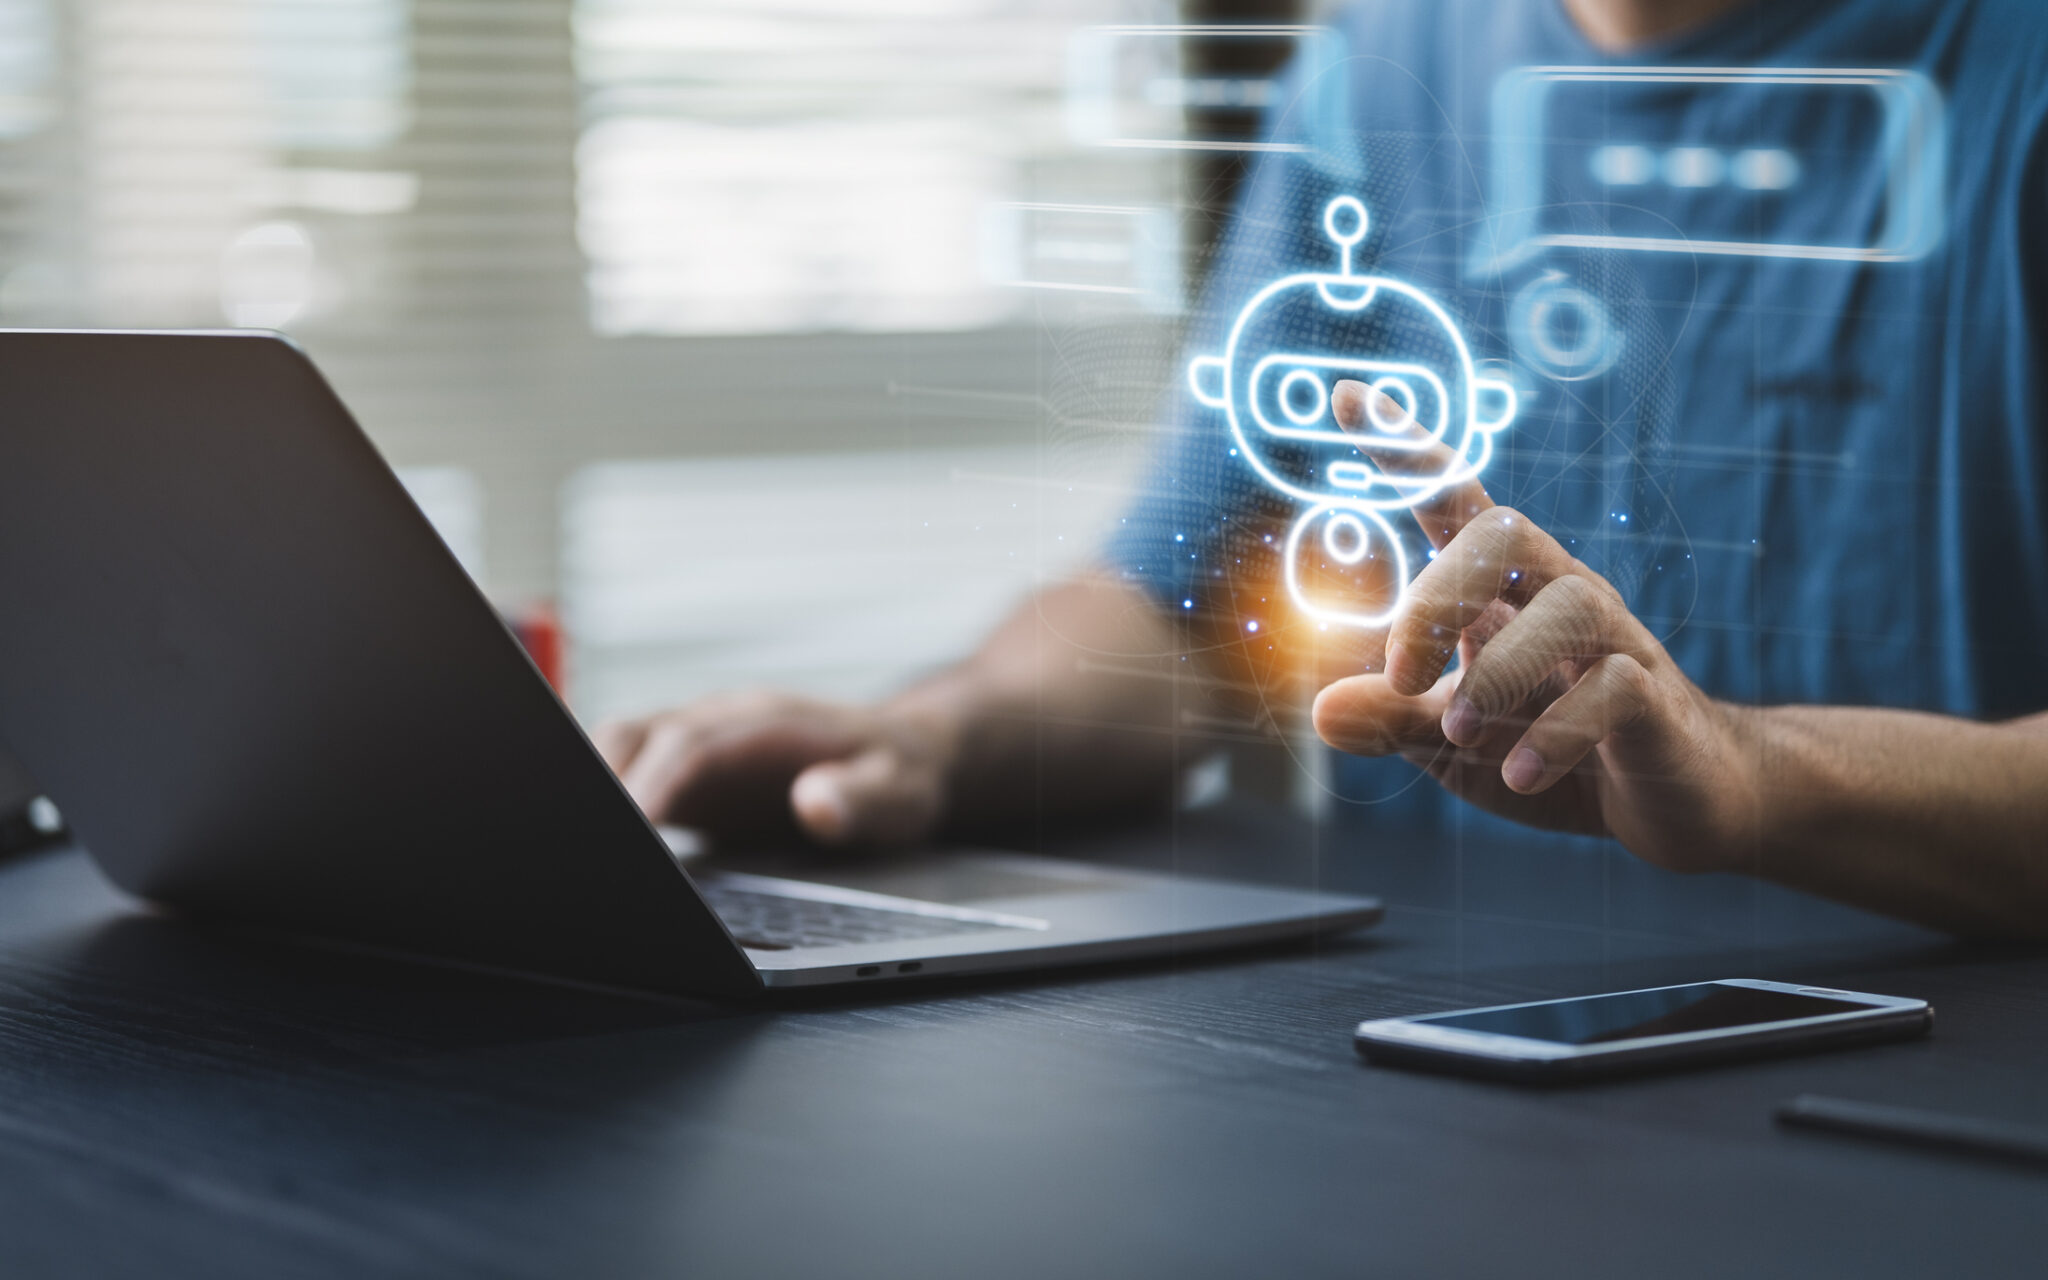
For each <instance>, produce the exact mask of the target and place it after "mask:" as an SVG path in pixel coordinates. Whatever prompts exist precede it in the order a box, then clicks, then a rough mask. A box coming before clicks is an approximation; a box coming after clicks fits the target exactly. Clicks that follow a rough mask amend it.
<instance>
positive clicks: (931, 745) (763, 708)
mask: <svg viewBox="0 0 2048 1280" xmlns="http://www.w3.org/2000/svg"><path fill="white" fill-rule="evenodd" d="M956 736H957V735H956V734H955V732H954V731H953V730H952V729H951V727H950V726H949V725H948V723H947V721H946V718H945V717H943V716H941V715H938V714H935V713H929V712H925V713H921V712H919V711H917V710H913V709H909V708H902V707H886V708H875V707H847V706H839V705H836V704H831V703H824V702H815V701H811V700H809V699H805V698H798V697H793V696H790V695H786V694H777V693H753V694H739V695H733V696H729V697H722V698H712V699H707V700H706V701H703V702H700V703H697V704H695V705H692V706H689V707H685V708H682V709H681V710H677V711H668V712H664V713H662V714H660V715H654V716H649V717H646V718H644V719H639V720H627V721H621V722H617V723H613V724H607V725H604V726H602V727H600V728H599V729H598V730H597V732H596V733H595V734H594V735H593V737H594V739H595V741H596V743H597V748H598V750H599V751H600V752H601V753H603V755H604V758H605V761H606V762H607V763H608V764H610V765H611V767H612V769H613V770H614V771H615V772H617V773H618V775H619V777H620V779H621V781H623V782H624V783H625V785H626V790H627V791H628V792H629V793H631V795H632V797H633V799H634V801H635V802H637V803H638V804H639V805H640V807H641V809H642V810H644V811H645V812H646V813H647V814H648V816H649V817H651V818H653V819H654V820H655V821H657V822H674V823H677V824H680V825H682V826H687V827H696V828H701V829H703V830H706V831H709V832H712V833H714V834H717V835H719V836H724V837H737V838H742V839H744V838H762V837H768V836H773V835H777V834H787V833H788V831H789V829H790V826H791V824H792V820H793V821H794V824H795V825H796V826H797V827H799V828H800V829H801V830H802V832H803V834H805V835H808V836H809V837H811V838H812V839H814V840H817V841H820V842H822V843H825V844H899V843H908V842H911V841H915V840H919V839H922V838H923V837H925V836H927V835H929V834H930V833H931V831H932V830H933V828H934V827H936V826H937V824H938V822H939V819H940V816H941V813H942V811H943V809H944V807H945V801H946V787H947V773H948V771H949V768H950V764H951V760H952V756H953V753H954V750H955V739H956Z"/></svg>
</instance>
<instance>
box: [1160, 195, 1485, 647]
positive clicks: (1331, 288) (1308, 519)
mask: <svg viewBox="0 0 2048 1280" xmlns="http://www.w3.org/2000/svg"><path fill="white" fill-rule="evenodd" d="M1369 222H1370V220H1369V218H1368V216H1367V214H1366V209H1365V205H1364V204H1362V203H1361V202H1360V201H1359V200H1357V199H1356V198H1355V197H1352V196H1338V197H1336V198H1335V199H1333V200H1331V201H1330V202H1329V204H1328V205H1327V206H1325V207H1324V210H1323V230H1324V232H1325V233H1326V234H1327V235H1328V236H1329V238H1330V241H1331V243H1333V244H1334V245H1335V246H1336V247H1337V250H1338V269H1337V271H1336V272H1335V273H1334V274H1333V273H1328V272H1314V271H1308V272H1299V273H1296V274H1294V275H1289V276H1284V277H1282V278H1280V279H1278V280H1275V281H1273V282H1272V283H1271V284H1268V285H1266V286H1265V287H1264V288H1262V289H1260V290H1259V291H1258V292H1257V293H1255V294H1254V295H1252V297H1251V299H1250V300H1249V301H1247V302H1246V303H1245V304H1244V307H1243V308H1242V309H1241V310H1240V311H1239V312H1238V315H1237V318H1236V320H1235V322H1234V323H1233V324H1232V325H1231V329H1230V335H1229V338H1228V339H1227V340H1226V342H1225V343H1224V349H1223V354H1221V355H1203V356H1197V357H1195V358H1194V359H1193V360H1191V361H1190V362H1189V363H1188V386H1189V388H1190V390H1191V391H1192V392H1193V394H1194V397H1195V399H1196V400H1198V401H1199V402H1201V403H1202V404H1204V405H1207V406H1209V407H1210V408H1212V409H1221V410H1222V411H1223V413H1224V416H1225V418H1226V419H1227V420H1228V421H1229V424H1230V432H1231V436H1232V438H1233V439H1234V440H1235V441H1236V443H1237V446H1238V452H1239V453H1240V454H1241V455H1242V456H1243V457H1244V458H1245V460H1246V461H1247V462H1249V463H1250V464H1251V466H1252V468H1253V470H1255V471H1256V472H1257V473H1258V474H1259V476H1260V478H1261V479H1263V480H1265V481H1266V483H1268V484H1270V485H1272V486H1273V487H1274V488H1275V489H1277V490H1279V491H1280V492H1282V493H1285V494H1287V495H1288V496H1289V497H1292V498H1296V499H1298V500H1300V501H1302V502H1305V503H1307V504H1309V505H1308V509H1307V510H1305V511H1304V512H1303V513H1302V514H1301V516H1300V517H1299V518H1298V519H1297V520H1296V521H1295V523H1294V525H1293V527H1292V529H1291V530H1290V531H1289V533H1288V536H1287V542H1286V547H1285V557H1286V567H1285V571H1284V575H1283V577H1284V580H1285V582H1286V585H1287V592H1288V596H1289V597H1290V598H1291V599H1292V600H1293V601H1294V603H1295V605H1296V607H1298V608H1300V609H1301V610H1302V611H1303V612H1304V613H1307V614H1308V615H1309V616H1311V617H1313V618H1317V619H1319V620H1321V621H1324V622H1336V623H1342V624H1345V625H1348V626H1357V627H1377V626H1383V625H1385V624H1386V623H1387V622H1388V621H1389V620H1391V618H1392V617H1393V614H1394V611H1395V610H1396V609H1398V608H1399V606H1400V603H1401V599H1402V597H1403V596H1404V595H1405V594H1406V590H1407V582H1408V558H1407V553H1406V552H1405V551H1404V550H1403V548H1402V544H1401V540H1400V538H1399V537H1398V536H1396V535H1395V533H1394V530H1393V527H1392V526H1391V525H1389V524H1388V522H1387V520H1386V518H1385V517H1384V516H1383V515H1382V514H1381V513H1382V512H1386V511H1396V510H1401V509H1403V508H1412V507H1414V506H1416V505H1417V504H1419V503H1422V502H1427V501H1428V500H1429V499H1430V498H1432V497H1434V496H1436V495H1437V494H1438V493H1441V492H1442V491H1443V490H1445V489H1446V488H1449V487H1450V486H1452V485H1457V484H1463V483H1464V482H1466V481H1468V480H1471V479H1473V478H1474V477H1476V476H1477V475H1478V474H1479V473H1480V472H1481V471H1483V470H1484V469H1485V467H1486V465H1487V463H1488V462H1489V461H1490V460H1491V459H1492V457H1493V438H1494V436H1495V435H1497V434H1499V433H1500V432H1501V431H1502V430H1504V429H1505V428H1506V427H1507V426H1508V424H1509V423H1511V422H1512V421H1513V420H1514V417H1515V411H1516V408H1517V398H1516V393H1515V389H1514V387H1513V385H1512V384H1510V383H1508V382H1506V381H1504V380H1502V379H1498V378H1486V377H1481V376H1480V375H1479V373H1478V371H1477V370H1476V368H1475V367H1474V364H1473V360H1472V352H1471V349H1470V348H1469V347H1468V346H1467V345H1466V342H1465V337H1464V334H1463V333H1462V332H1461V331H1460V330H1459V328H1458V325H1457V323H1456V322H1455V321H1454V320H1452V319H1451V316H1450V313H1448V312H1447V311H1445V310H1444V309H1443V307H1442V306H1441V305H1440V304H1438V303H1437V301H1436V300H1435V299H1434V298H1431V297H1430V296H1429V295H1427V294H1425V293H1423V292H1422V291H1421V290H1419V289H1416V288H1415V287H1414V286H1412V285H1410V284H1408V283H1406V282H1405V281H1401V280H1397V279H1394V278H1392V277H1390V276H1381V275H1359V274H1355V273H1354V272H1353V269H1352V266H1353V261H1352V253H1353V250H1354V249H1355V248H1356V246H1357V245H1358V244H1359V243H1360V242H1361V241H1363V240H1364V239H1365V234H1366V230H1367V228H1368V226H1369ZM1345 318H1371V319H1377V320H1381V321H1383V322H1384V324H1383V325H1382V326H1381V327H1380V329H1379V330H1377V332H1380V333H1382V334H1384V333H1395V332H1399V333H1405V334H1412V335H1413V341H1412V343H1411V344H1409V345H1410V346H1412V348H1413V349H1412V350H1411V349H1405V348H1404V349H1401V350H1396V351H1392V352H1388V353H1385V354H1380V353H1374V354H1369V355H1368V354H1346V353H1341V352H1335V351H1322V352H1317V351H1300V350H1295V349H1293V345H1292V344H1288V346H1287V347H1286V348H1285V349H1281V350H1273V349H1270V347H1269V346H1268V345H1267V342H1266V340H1265V337H1264V333H1265V330H1266V329H1267V328H1273V329H1276V330H1278V331H1280V332H1282V333H1297V334H1298V333H1300V332H1302V331H1304V329H1305V328H1306V329H1308V330H1310V331H1315V330H1323V331H1327V330H1329V329H1330V328H1331V326H1332V321H1333V319H1335V320H1341V319H1345ZM1333 345H1334V342H1333ZM1444 352H1448V353H1449V354H1448V358H1445V357H1444V356H1443V354H1442V353H1444ZM1340 378H1355V379H1357V380H1358V381H1361V382H1364V383H1366V384H1367V385H1369V386H1371V387H1373V388H1374V389H1376V390H1377V391H1379V392H1380V393H1381V395H1383V396H1384V397H1386V401H1385V403H1390V404H1392V405H1393V406H1395V407H1397V408H1398V410H1399V412H1398V413H1396V414H1392V415H1391V416H1389V415H1388V414H1387V411H1386V410H1385V409H1383V408H1382V407H1381V406H1382V403H1383V402H1382V401H1380V400H1379V399H1378V398H1376V397H1375V398H1368V402H1367V418H1368V422H1367V424H1366V425H1367V426H1368V427H1369V428H1370V430H1369V431H1368V433H1367V438H1368V440H1369V441H1370V445H1371V448H1372V450H1373V452H1375V453H1379V454H1383V455H1385V454H1408V455H1410V456H1411V457H1413V458H1415V459H1417V460H1420V459H1423V458H1425V457H1428V458H1435V457H1437V456H1438V455H1440V456H1441V459H1442V462H1441V465H1424V466H1422V467H1420V468H1418V469H1416V470H1410V469H1407V468H1402V469H1401V470H1398V471H1389V470H1387V469H1385V468H1383V467H1379V466H1375V465H1373V464H1372V463H1370V462H1368V461H1366V460H1364V459H1361V458H1360V457H1359V456H1358V452H1357V446H1358V444H1359V438H1358V437H1356V436H1354V435H1353V434H1352V433H1351V432H1348V431H1346V430H1344V428H1342V427H1341V426H1339V425H1338V424H1337V422H1336V419H1335V417H1334V415H1333V413H1332V411H1331V408H1330V392H1331V389H1332V387H1333V385H1334V383H1335V381H1336V380H1337V379H1340ZM1269 409H1270V410H1271V412H1269ZM1302 445H1307V446H1310V452H1311V453H1312V454H1314V455H1315V456H1316V459H1315V460H1316V462H1317V465H1313V466H1308V467H1305V468H1304V467H1302V466H1301V465H1299V464H1298V463H1295V462H1290V461H1289V460H1285V459H1283V458H1282V457H1280V456H1279V452H1278V451H1279V450H1280V449H1283V448H1287V447H1296V448H1298V447H1300V446H1302ZM1324 455H1328V456H1324ZM1318 526H1319V527H1320V529H1321V534H1320V537H1318V538H1313V539H1312V538H1311V537H1310V536H1309V535H1310V533H1311V532H1313V531H1314V530H1315V528H1316V527H1318ZM1305 554H1312V555H1317V556H1318V557H1320V558H1321V560H1322V562H1323V564H1325V565H1326V566H1327V565H1332V564H1334V565H1336V566H1338V567H1340V568H1343V569H1354V568H1358V567H1359V566H1362V565H1364V564H1365V563H1366V562H1367V561H1368V560H1374V561H1380V562H1381V563H1383V564H1384V565H1385V566H1386V567H1388V568H1391V570H1392V576H1393V580H1394V582H1395V584H1396V585H1395V590H1394V593H1393V598H1392V599H1391V600H1389V601H1388V602H1387V603H1386V604H1385V607H1383V608H1381V609H1377V610H1373V609H1369V608H1366V609H1362V608H1360V607H1359V602H1358V600H1356V599H1353V598H1344V597H1340V598H1336V599H1322V598H1319V597H1318V596H1317V594H1316V593H1315V592H1314V591H1313V590H1311V589H1310V587H1309V586H1308V584H1306V583H1304V581H1303V579H1302V574H1301V561H1302V559H1303V556H1304V555H1305Z"/></svg>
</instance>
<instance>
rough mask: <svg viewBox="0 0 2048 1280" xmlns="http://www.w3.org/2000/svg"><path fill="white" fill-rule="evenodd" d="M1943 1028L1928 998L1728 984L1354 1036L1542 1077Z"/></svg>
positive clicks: (1477, 1067) (1361, 1027)
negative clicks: (1935, 1026) (1937, 1026)
mask: <svg viewBox="0 0 2048 1280" xmlns="http://www.w3.org/2000/svg"><path fill="white" fill-rule="evenodd" d="M1933 1025H1934V1010H1933V1009H1932V1008H1930V1007H1929V1006H1928V1004H1927V1002H1926V1001H1925V1000H1913V999H1910V998H1907V997H1903V996H1876V995H1870V994H1867V993H1865V992H1861V991H1837V990H1835V989H1834V988H1832V987H1815V986H1805V985H1801V984H1798V983H1791V982H1765V981H1762V980H1761V979H1757V978H1727V979H1724V980H1722V981H1720V982H1694V983H1688V984H1686V985H1684V986H1678V987H1649V988H1646V989H1644V990H1641V991H1618V992H1614V993H1612V994H1609V995H1598V996H1580V997H1577V998H1574V999H1570V1000H1537V1001H1533V1002H1531V1003H1529V1004H1502V1005H1492V1006H1490V1007H1488V1008H1484V1009H1459V1010H1456V1011H1454V1012H1450V1013H1425V1014H1418V1015H1416V1016H1413V1017H1408V1018H1381V1019H1378V1020H1377V1021H1373V1022H1361V1023H1359V1024H1358V1031H1357V1033H1356V1035H1355V1037H1354V1040H1355V1043H1356V1044H1357V1046H1358V1051H1359V1052H1360V1053H1362V1054H1364V1055H1365V1056H1366V1057H1367V1058H1369V1059H1371V1060H1372V1061H1374V1062H1383V1063H1390V1064H1394V1065H1399V1066H1413V1067H1426V1068H1430V1069H1433V1070H1438V1071H1457V1072H1463V1073H1467V1074H1477V1075H1488V1076H1498V1077H1504V1078H1507V1079H1514V1080H1531V1081H1538V1080H1566V1079H1577V1078H1581V1077H1585V1076H1593V1075H1607V1074H1614V1073H1619V1072H1623V1071H1636V1070H1647V1069H1651V1068H1666V1067H1676V1066H1687V1065H1691V1064H1693V1063H1699V1062H1711V1061H1721V1060H1726V1059H1729V1058H1738V1057H1752V1056H1756V1055H1760V1054H1766V1053H1781V1052H1788V1051H1792V1050H1798V1049H1808V1048H1821V1047H1823V1046H1832V1045H1842V1044H1854V1043H1862V1042H1867V1041H1874V1040H1904V1039H1909V1038H1911V1037H1913V1036H1918V1035H1924V1034H1926V1032H1927V1029H1928V1028H1929V1027H1931V1026H1933Z"/></svg>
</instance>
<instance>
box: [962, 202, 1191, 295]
mask: <svg viewBox="0 0 2048 1280" xmlns="http://www.w3.org/2000/svg"><path fill="white" fill-rule="evenodd" d="M1180 259H1181V245H1180V227H1179V222H1178V220H1177V219H1176V218H1175V217H1174V216H1173V214H1172V213H1171V212H1170V211H1169V210H1166V209H1157V208H1147V207H1142V206H1121V205H1093V204H1044V203H1027V202H1022V201H1006V202H1004V203H1001V204H995V205H990V206H989V207H988V209H987V212H986V214H985V215H984V219H983V226H982V271H983V274H984V275H985V276H986V277H987V278H988V279H989V280H990V281H991V282H993V283H995V284H999V285H1005V286H1008V287H1010V288H1018V289H1048V290H1054V291H1059V292H1068V293H1093V294H1110V295H1122V296H1125V297H1128V298H1130V299H1132V300H1133V301H1135V302H1137V303H1138V304H1140V305H1142V306H1143V307H1145V308H1146V309H1147V310H1150V311H1155V312H1162V313H1167V312H1173V311H1177V310H1179V308H1180V301H1181V282H1180Z"/></svg>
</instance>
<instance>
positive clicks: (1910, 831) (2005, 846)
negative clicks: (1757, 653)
mask: <svg viewBox="0 0 2048 1280" xmlns="http://www.w3.org/2000/svg"><path fill="white" fill-rule="evenodd" d="M1736 714H1737V715H1739V716H1741V717H1743V718H1745V719H1747V720H1748V721H1749V727H1750V733H1749V734H1748V735H1746V736H1749V738H1750V741H1751V742H1752V743H1753V744H1754V746H1755V763H1756V767H1757V776H1758V778H1759V787H1758V795H1759V808H1760V812H1759V813H1758V815H1757V819H1758V821H1757V826H1756V832H1757V834H1756V838H1755V839H1754V840H1753V841H1751V842H1749V843H1750V847H1749V848H1746V849H1737V850H1733V851H1731V853H1732V863H1733V865H1731V867H1730V869H1732V870H1746V871H1749V872H1751V873H1753V874H1756V875H1760V876H1763V877H1764V878H1766V879H1770V880H1773V881H1776V882H1778V883H1781V884H1785V885H1788V886H1791V887H1793V888H1797V889H1802V890H1806V891H1808V892H1812V893H1818V894H1822V895H1825V896H1827V897H1831V898H1835V899H1838V900H1841V901H1844V902H1849V903H1853V904H1855V905H1858V906H1862V907H1867V908H1869V909H1871V910H1875V911H1881V912H1885V913H1887V914H1891V915H1896V916H1902V917H1905V918H1908V919H1912V920H1917V921H1919V922H1921V923H1924V924H1928V925H1932V926H1935V927H1937V928H1941V929H1946V930H1949V931H1951V932H1955V933H1960V934H1970V935H1992V936H2007V937H2043V936H2048V717H2033V718H2030V719H2027V720H2020V721H2014V722H2010V723H2005V724H1981V723H1976V722H1973V721H1967V720H1960V719H1955V718H1953V717H1947V716H1936V715H1926V714H1921V713H1917V712H1906V711H1887V710H1875V709H1861V708H1845V707H1778V708H1770V709H1765V710H1757V711H1741V712H1737V713H1736Z"/></svg>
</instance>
